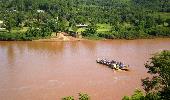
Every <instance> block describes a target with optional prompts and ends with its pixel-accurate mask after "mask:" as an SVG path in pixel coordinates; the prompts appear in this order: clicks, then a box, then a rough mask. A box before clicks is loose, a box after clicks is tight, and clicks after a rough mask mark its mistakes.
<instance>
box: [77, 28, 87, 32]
mask: <svg viewBox="0 0 170 100" xmlns="http://www.w3.org/2000/svg"><path fill="white" fill-rule="evenodd" d="M85 30H86V28H79V29H78V30H77V32H79V33H81V32H84V31H85Z"/></svg>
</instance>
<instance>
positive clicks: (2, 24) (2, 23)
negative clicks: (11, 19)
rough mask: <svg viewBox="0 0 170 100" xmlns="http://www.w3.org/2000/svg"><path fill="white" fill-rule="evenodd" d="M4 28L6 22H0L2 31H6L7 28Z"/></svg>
mask: <svg viewBox="0 0 170 100" xmlns="http://www.w3.org/2000/svg"><path fill="white" fill-rule="evenodd" d="M3 26H4V22H3V21H1V20H0V30H5V28H3Z"/></svg>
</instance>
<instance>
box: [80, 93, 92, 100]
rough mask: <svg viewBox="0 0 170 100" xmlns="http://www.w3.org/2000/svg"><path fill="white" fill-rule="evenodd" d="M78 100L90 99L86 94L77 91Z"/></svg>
mask: <svg viewBox="0 0 170 100" xmlns="http://www.w3.org/2000/svg"><path fill="white" fill-rule="evenodd" d="M79 100H90V97H89V95H88V94H84V93H79Z"/></svg>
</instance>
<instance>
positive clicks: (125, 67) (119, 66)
mask: <svg viewBox="0 0 170 100" xmlns="http://www.w3.org/2000/svg"><path fill="white" fill-rule="evenodd" d="M96 62H97V63H99V64H102V65H106V66H108V67H109V68H111V69H114V70H124V71H129V65H125V64H123V63H122V62H117V61H114V60H107V59H99V58H98V59H97V60H96Z"/></svg>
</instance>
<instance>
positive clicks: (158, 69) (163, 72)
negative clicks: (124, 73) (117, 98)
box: [123, 50, 170, 100]
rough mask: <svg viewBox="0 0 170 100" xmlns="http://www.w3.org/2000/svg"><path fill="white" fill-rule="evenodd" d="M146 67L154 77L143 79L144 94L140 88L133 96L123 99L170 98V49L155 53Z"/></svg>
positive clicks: (160, 99) (167, 99)
mask: <svg viewBox="0 0 170 100" xmlns="http://www.w3.org/2000/svg"><path fill="white" fill-rule="evenodd" d="M145 67H146V68H147V69H148V73H149V74H151V75H152V76H153V77H152V78H149V77H147V78H145V79H142V86H143V88H144V90H145V92H146V95H145V96H144V95H143V93H142V92H141V91H139V90H137V91H135V94H134V95H132V96H131V97H127V96H125V97H124V98H123V100H169V98H170V51H167V50H165V51H162V52H161V53H157V54H155V55H154V56H153V57H152V58H151V61H150V62H148V63H147V64H146V65H145Z"/></svg>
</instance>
